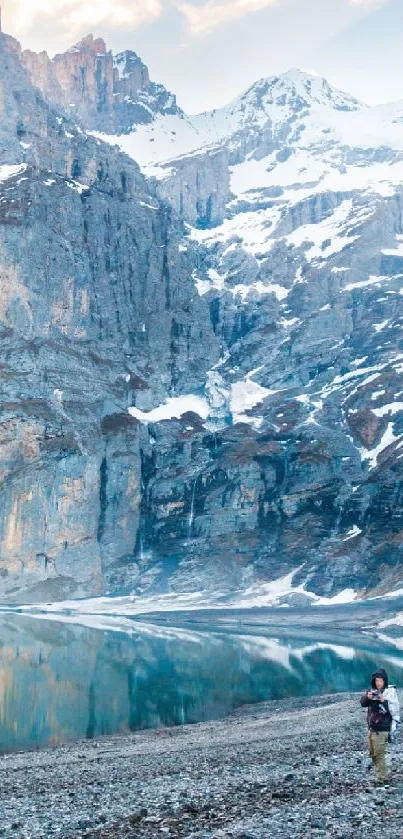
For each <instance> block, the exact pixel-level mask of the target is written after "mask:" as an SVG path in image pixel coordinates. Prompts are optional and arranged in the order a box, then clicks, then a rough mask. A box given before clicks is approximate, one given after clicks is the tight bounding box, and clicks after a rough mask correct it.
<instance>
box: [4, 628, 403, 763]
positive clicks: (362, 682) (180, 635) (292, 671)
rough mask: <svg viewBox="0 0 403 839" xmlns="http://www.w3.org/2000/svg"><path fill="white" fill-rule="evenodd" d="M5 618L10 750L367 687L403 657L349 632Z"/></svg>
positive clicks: (397, 678) (402, 668)
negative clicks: (270, 632) (98, 625)
mask: <svg viewBox="0 0 403 839" xmlns="http://www.w3.org/2000/svg"><path fill="white" fill-rule="evenodd" d="M105 625H106V627H107V628H104V629H95V628H91V627H88V626H81V625H77V624H75V623H72V622H71V623H68V622H62V621H58V620H54V619H53V618H52V620H47V619H42V618H40V619H39V618H31V617H28V616H23V615H15V614H2V615H0V638H1V641H0V644H1V649H0V751H3V752H5V751H12V750H15V749H30V748H37V747H40V746H45V745H48V744H54V743H60V742H64V741H67V740H72V739H76V738H81V737H86V738H92V737H95V736H99V735H102V734H112V733H116V732H125V731H136V730H140V729H145V728H151V727H159V726H165V725H182V724H185V723H194V722H199V721H202V720H212V719H219V718H221V717H223V716H225V715H227V714H229V713H230V712H231V711H232V710H234V709H236V708H238V707H239V706H241V705H244V704H247V703H254V702H259V701H262V700H267V699H282V698H285V697H299V696H309V695H314V694H318V693H319V694H320V693H321V694H324V693H331V692H339V691H349V690H354V691H355V690H361V689H364V688H365V687H366V685H367V683H368V678H369V675H370V674H371V673H372V671H373V670H375V669H376V668H377V667H379V666H384V667H386V668H387V669H388V670H389V673H390V675H391V678H392V679H393V681H394V682H397V683H398V684H401V683H402V679H403V651H402V650H400V651H399V649H396V648H394V647H393V645H392V644H388V643H387V642H385V643H384V644H382V645H380V644H379V643H376V642H375V641H371V639H370V638H368V639H365V638H363V640H362V642H360V644H359V645H358V644H357V640H356V637H353V636H352V639H351V643H350V642H349V640H348V637H347V636H346V635H345V634H344V635H343V637H342V640H341V641H340V642H337V643H335V640H334V636H332V637H331V638H330V640H329V639H328V640H327V639H326V637H323V635H322V636H321V637H320V638H319V639H318V638H315V637H312V634H311V636H310V637H306V638H304V637H302V636H301V637H298V636H297V635H296V633H295V632H294V633H293V634H292V635H291V633H290V637H287V636H285V637H283V636H282V637H269V636H266V635H265V634H264V633H262V634H256V633H255V634H248V633H247V632H245V633H243V631H242V633H241V632H238V633H236V632H233V631H223V630H222V629H221V630H219V629H218V628H217V629H216V630H215V629H214V627H212V628H210V629H205V630H201V631H192V630H190V629H187V628H186V629H184V628H182V629H181V628H175V627H172V626H161V625H152V624H144V623H138V622H132V621H130V620H126V621H123V627H120V624H119V622H118V621H117V622H116V623H115V624H114V623H113V620H108V621H107V622H106V624H105Z"/></svg>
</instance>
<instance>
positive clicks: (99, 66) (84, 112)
mask: <svg viewBox="0 0 403 839" xmlns="http://www.w3.org/2000/svg"><path fill="white" fill-rule="evenodd" d="M21 57H22V61H23V63H24V66H25V67H26V69H27V71H28V73H29V76H30V79H31V81H32V83H33V84H34V85H35V86H36V87H38V88H39V90H40V91H41V92H42V93H43V95H44V96H45V98H46V99H47V100H48V101H49V102H50V103H52V104H53V105H55V106H56V107H58V108H63V110H64V111H65V112H66V113H67V114H68V115H69V116H70V117H71V118H72V119H76V120H78V121H81V122H83V123H84V125H85V127H86V128H91V129H98V130H99V131H106V132H108V133H114V132H115V133H117V134H120V133H121V132H125V131H129V130H130V129H131V128H132V127H133V125H136V124H137V123H149V122H151V120H152V119H153V117H154V116H155V115H156V114H157V113H159V112H161V113H179V109H178V107H177V105H176V100H175V97H174V96H173V95H172V94H170V93H169V92H168V91H166V90H165V88H164V87H163V86H162V85H158V84H155V83H153V82H151V81H150V78H149V74H148V70H147V67H146V66H145V65H144V64H143V62H142V61H141V59H140V58H139V57H138V56H137V55H136V53H134V52H132V51H130V50H127V51H125V52H122V53H119V54H118V55H117V56H116V57H114V56H113V55H112V52H111V51H110V50H107V48H106V44H105V41H103V40H102V38H95V39H94V37H93V36H92V35H88V36H87V37H86V38H84V39H83V40H82V41H80V43H78V44H76V46H74V47H72V48H71V49H70V50H68V51H67V52H65V53H61V54H59V55H56V56H55V57H54V58H53V59H50V58H49V56H48V55H47V53H46V52H42V53H34V52H31V51H30V50H24V52H22V55H21Z"/></svg>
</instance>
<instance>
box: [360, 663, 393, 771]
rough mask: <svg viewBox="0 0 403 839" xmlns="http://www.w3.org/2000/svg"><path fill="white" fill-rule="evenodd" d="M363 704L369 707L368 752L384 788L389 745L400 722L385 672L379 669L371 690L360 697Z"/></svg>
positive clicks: (373, 678) (391, 687)
mask: <svg viewBox="0 0 403 839" xmlns="http://www.w3.org/2000/svg"><path fill="white" fill-rule="evenodd" d="M361 705H362V707H363V708H368V712H367V722H368V741H369V753H370V756H371V758H372V764H373V766H374V768H375V771H376V784H377V785H383V784H385V783H386V782H387V779H388V770H387V767H386V746H387V743H388V742H391V740H392V738H393V736H394V735H395V732H396V729H397V726H398V724H399V723H400V708H399V699H398V695H397V691H396V688H395V687H394V685H390V687H389V680H388V674H387V673H386V670H383V669H380V670H377V671H376V673H374V675H373V676H372V681H371V688H370V690H367V692H366V693H365V694H364V696H362V697H361Z"/></svg>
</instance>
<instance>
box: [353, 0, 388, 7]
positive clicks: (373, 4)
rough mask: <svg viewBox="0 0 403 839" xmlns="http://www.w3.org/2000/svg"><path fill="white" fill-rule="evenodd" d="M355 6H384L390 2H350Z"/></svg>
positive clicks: (359, 0) (355, 0)
mask: <svg viewBox="0 0 403 839" xmlns="http://www.w3.org/2000/svg"><path fill="white" fill-rule="evenodd" d="M350 3H352V5H353V6H384V5H385V3H389V0H350Z"/></svg>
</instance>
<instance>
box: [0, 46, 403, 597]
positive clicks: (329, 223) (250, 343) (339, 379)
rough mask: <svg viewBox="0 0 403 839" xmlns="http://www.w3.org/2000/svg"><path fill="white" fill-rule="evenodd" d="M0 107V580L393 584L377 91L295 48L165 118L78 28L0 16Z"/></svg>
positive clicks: (391, 178) (159, 99)
mask: <svg viewBox="0 0 403 839" xmlns="http://www.w3.org/2000/svg"><path fill="white" fill-rule="evenodd" d="M82 71H84V72H82ZM73 106H74V107H73ZM0 107H1V121H0V140H1V152H0V501H1V503H0V598H1V600H2V601H3V602H10V601H19V602H21V601H39V600H57V599H62V598H65V597H67V596H73V597H74V596H84V595H86V594H99V593H104V592H110V593H117V592H119V593H123V592H138V593H140V592H144V591H152V590H187V591H195V590H200V589H210V590H214V591H217V590H227V589H235V588H237V589H238V588H246V587H247V586H251V585H254V584H259V583H264V582H265V581H267V580H273V579H275V578H277V577H281V576H283V575H285V574H288V573H290V572H291V571H293V572H295V577H294V582H295V583H303V584H305V585H306V586H307V587H308V588H309V589H313V590H315V591H316V592H319V593H320V594H327V595H329V594H334V593H337V592H339V591H340V590H342V589H344V588H355V589H356V590H358V591H360V592H362V593H364V592H366V591H369V590H379V589H382V587H384V588H388V587H389V588H391V587H393V586H394V585H398V584H399V583H401V556H402V545H403V539H402V533H403V521H402V504H401V491H402V489H401V487H402V483H401V468H402V467H401V463H402V461H401V457H402V455H401V445H402V443H403V426H402V422H403V409H402V404H403V403H402V401H401V393H402V392H403V384H402V361H403V354H402V347H401V335H400V333H401V330H400V327H401V321H402V317H403V312H402V311H401V306H402V303H401V301H402V295H401V278H402V260H403V256H402V249H401V240H402V239H403V226H402V218H403V175H402V172H401V165H402V159H403V147H400V146H399V141H398V139H396V138H395V134H394V133H393V132H394V127H393V126H394V125H395V122H394V119H395V117H393V119H390V121H389V122H390V125H389V122H388V123H387V125H388V126H389V128H388V131H390V132H391V134H390V137H389V135H388V136H387V137H386V138H385V141H384V144H383V145H382V147H380V146H379V140H377V145H374V147H372V146H371V144H370V143H369V144H368V141H367V140H366V141H365V142H366V144H365V143H364V141H361V139H360V138H361V134H360V132H362V125H361V122H360V120H366V119H367V114H366V111H365V109H363V108H362V107H361V106H360V105H359V103H356V102H355V101H354V100H352V99H351V98H350V97H348V96H346V95H345V94H340V93H339V92H337V91H333V90H332V89H331V88H329V86H327V85H326V83H325V82H323V81H319V80H318V81H315V80H312V79H310V78H307V77H306V76H304V74H300V75H297V76H293V75H291V76H290V75H288V76H286V77H284V78H283V79H275V80H272V81H271V82H270V83H269V82H260V83H259V84H258V85H257V86H255V87H254V88H252V89H251V90H250V91H249V92H248V93H247V94H245V96H244V97H242V98H241V100H239V102H236V103H233V105H232V106H230V107H229V108H228V109H224V110H223V112H214V113H213V114H211V115H202V116H201V117H198V118H184V116H183V114H182V113H181V112H180V111H179V110H178V109H177V106H176V104H175V101H174V99H173V98H171V97H170V95H169V94H168V93H167V92H166V91H165V89H164V88H162V87H160V86H158V85H153V83H151V82H150V81H149V76H148V71H147V69H146V68H145V66H144V65H143V64H142V62H141V60H140V59H139V58H138V56H137V55H135V54H134V53H122V54H121V55H120V56H117V57H116V58H113V56H112V54H111V53H109V52H108V51H107V49H106V47H105V44H104V43H103V42H102V41H97V40H94V39H92V37H91V38H88V39H85V41H83V42H82V43H81V44H80V45H78V46H77V47H75V48H74V49H73V50H71V51H69V52H68V53H66V54H65V55H64V56H58V57H56V58H55V59H54V60H53V61H50V60H49V59H48V58H47V56H46V55H45V54H42V55H40V56H34V55H32V54H30V53H27V52H24V53H22V52H21V49H20V47H19V45H18V44H17V42H15V41H14V40H13V39H10V38H8V37H7V36H2V37H1V39H0ZM69 109H70V110H69ZM147 109H148V110H147ZM156 115H157V118H155V117H156ZM375 116H376V114H374V118H375ZM371 118H372V117H371ZM382 119H383V123H384V124H386V120H385V115H383V117H382ZM191 120H193V122H192V121H191ZM133 123H135V129H136V130H135V131H134V132H130V133H127V132H128V131H129V129H131V128H132V126H133ZM88 129H90V130H91V131H93V130H94V129H96V130H98V131H102V132H103V133H104V134H106V135H107V134H108V133H109V134H110V140H111V144H110V145H109V144H108V143H105V142H101V141H100V140H99V139H97V138H96V136H93V135H92V134H88V133H86V131H87V130H88ZM377 130H378V129H377ZM379 130H381V129H379ZM382 130H383V129H382ZM349 132H350V133H351V137H350V133H349ZM116 133H118V134H119V133H121V137H120V139H119V142H120V143H121V146H122V148H123V151H126V152H129V151H130V153H131V157H129V156H128V154H125V153H123V152H121V151H119V149H118V148H117V147H116ZM363 136H365V137H367V134H365V132H364V134H363ZM357 137H358V139H357ZM144 149H145V151H144ZM133 157H134V158H136V157H138V159H139V161H140V162H141V163H142V165H143V168H144V171H145V172H146V174H150V173H151V174H152V175H153V177H152V178H147V177H145V175H144V174H142V172H141V170H140V168H139V166H138V165H137V163H136V162H135V160H134V159H133ZM155 175H157V177H154V176H155Z"/></svg>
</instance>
